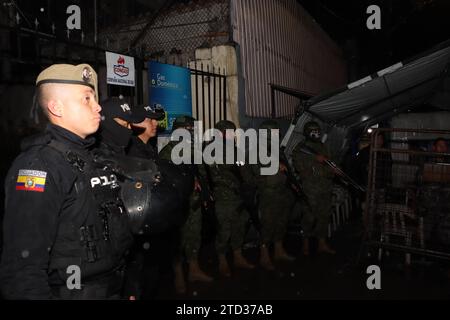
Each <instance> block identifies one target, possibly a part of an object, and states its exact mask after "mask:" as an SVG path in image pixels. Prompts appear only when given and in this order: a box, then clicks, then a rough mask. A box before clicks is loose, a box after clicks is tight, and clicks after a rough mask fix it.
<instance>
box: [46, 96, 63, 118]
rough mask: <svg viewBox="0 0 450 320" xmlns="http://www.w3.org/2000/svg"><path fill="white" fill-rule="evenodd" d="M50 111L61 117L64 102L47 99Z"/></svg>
mask: <svg viewBox="0 0 450 320" xmlns="http://www.w3.org/2000/svg"><path fill="white" fill-rule="evenodd" d="M47 110H48V113H49V114H51V115H53V116H55V117H58V118H61V117H62V115H63V103H62V102H61V101H60V100H56V99H50V100H48V101H47Z"/></svg>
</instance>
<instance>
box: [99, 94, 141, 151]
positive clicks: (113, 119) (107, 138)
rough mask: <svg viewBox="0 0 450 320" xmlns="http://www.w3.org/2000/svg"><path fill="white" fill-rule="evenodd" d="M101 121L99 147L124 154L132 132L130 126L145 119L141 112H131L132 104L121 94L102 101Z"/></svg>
mask: <svg viewBox="0 0 450 320" xmlns="http://www.w3.org/2000/svg"><path fill="white" fill-rule="evenodd" d="M102 106H103V109H102V116H103V121H102V123H101V126H100V130H99V132H98V139H99V141H100V148H101V149H104V150H107V151H110V152H111V153H114V154H119V155H125V154H126V151H127V149H128V147H129V145H130V142H131V137H132V134H133V130H132V126H136V125H139V124H140V123H142V122H144V121H145V117H144V115H142V114H137V113H136V112H133V111H134V110H133V106H132V105H131V104H130V103H128V102H127V101H126V100H125V99H124V98H123V97H122V96H120V97H112V98H109V99H107V100H105V101H103V102H102Z"/></svg>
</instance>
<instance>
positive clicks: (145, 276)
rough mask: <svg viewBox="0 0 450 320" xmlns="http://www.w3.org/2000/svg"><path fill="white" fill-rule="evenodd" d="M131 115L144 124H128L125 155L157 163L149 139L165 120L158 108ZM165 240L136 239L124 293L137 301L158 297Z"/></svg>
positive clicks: (152, 237)
mask: <svg viewBox="0 0 450 320" xmlns="http://www.w3.org/2000/svg"><path fill="white" fill-rule="evenodd" d="M133 113H134V114H136V115H138V116H141V117H143V118H144V120H143V121H142V122H140V123H134V124H131V129H132V131H133V135H132V136H131V140H130V143H129V145H128V147H127V155H128V156H133V157H138V158H143V159H150V160H153V161H158V160H159V157H158V150H157V149H156V148H155V147H154V146H153V145H152V142H151V139H153V138H155V137H156V136H157V130H158V121H160V120H162V119H164V117H165V112H164V110H163V109H161V108H152V107H150V106H147V105H139V106H136V107H135V108H134V109H133ZM165 238H167V237H164V236H161V235H136V236H135V243H134V245H133V247H132V249H131V253H130V260H129V263H128V266H127V276H126V285H125V291H126V293H127V295H128V296H133V297H135V298H136V299H152V298H154V296H155V295H156V293H157V290H158V284H159V278H160V267H161V262H162V260H163V259H162V258H161V257H162V256H163V255H164V252H163V251H164V250H165V249H166V248H167V244H166V243H167V239H165Z"/></svg>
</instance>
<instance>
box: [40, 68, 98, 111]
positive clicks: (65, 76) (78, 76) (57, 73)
mask: <svg viewBox="0 0 450 320" xmlns="http://www.w3.org/2000/svg"><path fill="white" fill-rule="evenodd" d="M44 83H63V84H81V85H85V86H88V87H90V88H92V89H93V90H94V91H95V96H96V100H97V102H98V87H97V85H98V84H97V73H96V72H95V70H94V69H93V68H92V67H91V66H90V65H88V64H86V63H83V64H79V65H72V64H53V65H51V66H50V67H48V68H46V69H44V70H43V71H42V72H41V73H40V74H39V75H38V77H37V79H36V87H39V86H40V85H41V84H44Z"/></svg>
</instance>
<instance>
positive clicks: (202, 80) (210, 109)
mask: <svg viewBox="0 0 450 320" xmlns="http://www.w3.org/2000/svg"><path fill="white" fill-rule="evenodd" d="M194 67H195V68H193V69H190V70H191V86H192V115H193V117H194V118H196V119H197V120H198V121H202V122H203V130H204V131H205V130H207V129H210V128H214V125H215V124H216V123H217V122H218V121H220V120H226V119H227V110H226V108H227V77H226V75H225V70H224V69H221V68H214V66H212V67H210V66H209V64H203V63H194Z"/></svg>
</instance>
